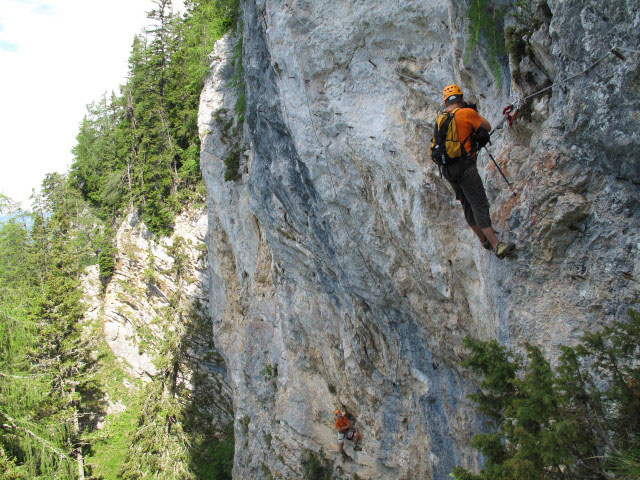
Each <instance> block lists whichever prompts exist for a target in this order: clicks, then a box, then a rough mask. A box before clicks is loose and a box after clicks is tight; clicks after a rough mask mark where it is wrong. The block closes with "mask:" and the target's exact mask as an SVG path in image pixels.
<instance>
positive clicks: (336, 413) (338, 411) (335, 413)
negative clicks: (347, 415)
mask: <svg viewBox="0 0 640 480" xmlns="http://www.w3.org/2000/svg"><path fill="white" fill-rule="evenodd" d="M339 413H342V412H341V411H340V410H336V411H335V412H333V414H334V415H338V414H339Z"/></svg>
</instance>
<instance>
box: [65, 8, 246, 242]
mask: <svg viewBox="0 0 640 480" xmlns="http://www.w3.org/2000/svg"><path fill="white" fill-rule="evenodd" d="M238 12H239V2H238V0H191V1H187V2H186V13H185V14H184V15H183V16H176V15H174V14H173V13H172V8H171V1H170V0H156V2H155V8H154V9H153V10H152V11H151V12H149V14H148V17H149V19H150V22H151V25H150V26H149V27H148V28H147V30H146V35H144V36H143V35H138V36H136V37H135V38H134V40H133V45H132V49H131V55H130V57H129V76H128V80H127V82H126V84H125V85H124V86H123V87H122V88H121V94H120V95H119V96H118V95H115V94H112V95H111V97H110V98H107V97H106V96H105V97H103V98H102V99H101V100H100V101H99V102H98V103H96V104H93V105H91V106H90V107H89V110H88V115H87V116H86V117H85V119H84V121H83V122H82V125H81V127H80V132H79V133H78V136H77V145H76V146H75V147H74V149H73V153H74V157H75V158H74V162H73V164H72V166H71V173H70V174H71V179H72V182H73V185H74V186H75V187H76V188H77V189H78V190H79V191H80V192H81V194H82V196H83V198H85V199H86V200H87V201H89V202H90V203H91V205H92V206H94V207H96V208H97V209H98V211H99V212H100V216H101V217H102V218H103V219H106V220H111V219H114V218H117V217H118V216H119V215H121V214H122V213H123V211H124V210H125V209H127V208H129V206H133V207H134V208H136V209H137V210H138V211H139V212H140V214H141V215H142V218H143V220H144V221H145V223H146V225H147V226H148V228H149V229H150V230H151V231H152V232H154V233H156V234H159V235H168V234H170V233H171V231H172V229H173V217H174V215H175V214H176V213H177V212H179V211H181V210H182V208H184V206H185V205H187V204H189V203H192V202H201V201H202V199H201V195H202V193H203V188H202V179H201V174H200V163H199V158H200V140H199V136H198V123H197V120H198V119H197V115H198V105H199V99H200V92H201V90H202V86H203V81H204V78H205V76H206V74H207V72H208V68H209V58H208V55H209V54H210V52H211V50H212V49H213V44H214V42H215V41H216V40H218V39H219V38H220V37H221V36H222V35H223V34H224V33H225V32H226V31H227V30H228V29H229V28H231V27H232V26H233V25H235V24H236V22H237V19H238Z"/></svg>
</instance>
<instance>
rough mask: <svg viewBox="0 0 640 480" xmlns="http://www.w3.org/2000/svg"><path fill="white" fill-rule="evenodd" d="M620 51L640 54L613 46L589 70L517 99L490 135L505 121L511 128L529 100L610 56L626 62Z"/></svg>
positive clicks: (504, 110) (507, 108) (593, 64)
mask: <svg viewBox="0 0 640 480" xmlns="http://www.w3.org/2000/svg"><path fill="white" fill-rule="evenodd" d="M620 50H623V51H627V52H632V53H640V50H635V49H632V48H624V47H617V46H612V47H611V48H610V49H609V51H608V52H607V53H606V54H605V55H603V56H602V57H600V58H599V59H598V60H596V61H595V62H593V63H592V64H590V65H589V66H588V67H587V68H585V69H584V70H582V71H580V72H578V73H575V74H573V75H571V76H569V77H567V78H563V79H562V80H558V81H556V82H553V83H552V84H551V85H548V86H546V87H544V88H542V89H540V90H538V91H536V92H533V93H531V94H529V95H527V96H525V97H522V98H519V99H517V100H516V101H515V102H513V103H510V104H509V105H507V106H506V107H505V108H504V109H503V110H502V115H503V118H502V120H501V121H500V122H499V123H498V125H496V127H495V128H494V129H493V130H492V131H491V133H490V135H493V133H494V132H495V131H496V130H498V129H500V128H502V125H503V124H504V122H505V121H508V122H509V126H510V127H511V126H513V122H514V121H515V119H516V118H517V117H518V114H519V113H520V109H521V108H522V107H523V106H524V103H525V102H526V101H527V100H529V99H530V98H533V97H535V96H537V95H540V94H541V93H544V92H546V91H547V90H549V89H551V88H553V87H554V86H557V85H561V84H563V83H566V82H568V81H570V80H573V79H574V78H576V77H579V76H580V75H584V74H585V73H588V72H589V71H590V70H592V69H593V68H594V67H595V66H596V65H598V64H599V63H601V62H603V61H604V60H605V59H606V58H608V57H609V56H611V55H613V56H615V57H616V58H619V59H620V60H626V57H625V56H624V55H622V54H621V53H620Z"/></svg>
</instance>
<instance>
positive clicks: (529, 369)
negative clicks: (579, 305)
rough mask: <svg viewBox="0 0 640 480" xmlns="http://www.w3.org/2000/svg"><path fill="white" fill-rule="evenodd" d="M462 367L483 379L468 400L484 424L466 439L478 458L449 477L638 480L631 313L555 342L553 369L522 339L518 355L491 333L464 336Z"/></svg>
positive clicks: (637, 372) (639, 369)
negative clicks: (579, 338)
mask: <svg viewBox="0 0 640 480" xmlns="http://www.w3.org/2000/svg"><path fill="white" fill-rule="evenodd" d="M466 346H467V347H468V348H469V349H470V350H471V352H470V354H469V357H468V358H467V360H466V361H465V363H464V364H465V366H466V367H468V368H470V369H471V371H472V372H474V373H475V374H477V375H480V376H482V378H483V380H482V382H481V384H480V388H481V390H480V391H479V392H478V393H476V394H473V395H472V396H471V398H472V399H473V401H474V402H475V403H476V405H477V406H478V409H479V410H480V412H481V413H483V414H484V415H486V416H487V418H488V419H489V421H490V426H491V427H492V429H493V431H492V432H491V433H483V434H479V435H476V436H475V437H474V438H473V440H472V444H473V446H474V447H475V448H477V449H478V450H480V451H481V452H482V453H483V454H484V456H485V457H486V465H485V467H484V468H483V469H482V471H481V472H480V473H478V474H473V473H471V472H469V471H467V470H465V469H464V468H461V467H457V468H455V469H454V471H453V472H452V476H453V477H454V478H455V479H457V480H489V479H491V480H500V479H509V480H519V479H522V480H524V479H534V478H535V479H539V478H540V479H542V478H544V479H569V478H580V479H583V480H588V479H594V480H595V479H605V478H614V476H615V478H623V479H626V478H629V479H631V478H638V477H637V474H638V471H639V470H640V386H639V385H640V362H639V360H640V314H638V313H637V312H634V311H629V318H628V319H627V320H626V321H623V322H615V323H613V324H612V325H610V326H608V327H606V328H604V329H603V330H602V331H601V332H599V333H592V334H588V335H586V336H585V337H584V338H583V342H582V344H580V345H578V346H577V347H574V348H570V347H563V348H562V351H563V353H562V355H561V357H560V359H559V365H558V367H557V368H555V369H554V368H552V367H551V365H550V364H549V362H548V361H547V360H546V359H545V358H544V357H543V355H542V352H541V351H540V350H539V349H538V348H537V347H534V346H532V345H527V346H526V352H527V355H526V359H525V358H522V357H520V356H518V355H515V354H513V353H512V352H510V351H508V350H507V349H506V348H505V347H503V346H501V345H499V344H498V343H497V342H496V341H495V340H494V341H491V342H480V341H477V340H473V339H470V338H467V339H466Z"/></svg>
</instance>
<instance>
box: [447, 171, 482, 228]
mask: <svg viewBox="0 0 640 480" xmlns="http://www.w3.org/2000/svg"><path fill="white" fill-rule="evenodd" d="M442 173H443V174H444V178H446V179H447V181H448V182H449V183H450V184H451V186H452V187H453V191H454V192H455V194H456V199H458V200H460V203H461V204H462V208H463V210H464V218H465V220H466V221H467V224H468V225H469V226H470V227H472V226H474V225H478V227H479V228H486V227H490V226H491V217H490V216H489V200H487V194H486V192H485V191H484V185H483V184H482V179H481V178H480V174H479V173H478V169H477V168H476V162H475V160H473V159H471V160H460V161H459V162H457V163H454V164H453V165H449V166H448V167H445V168H444V169H443V172H442Z"/></svg>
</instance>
